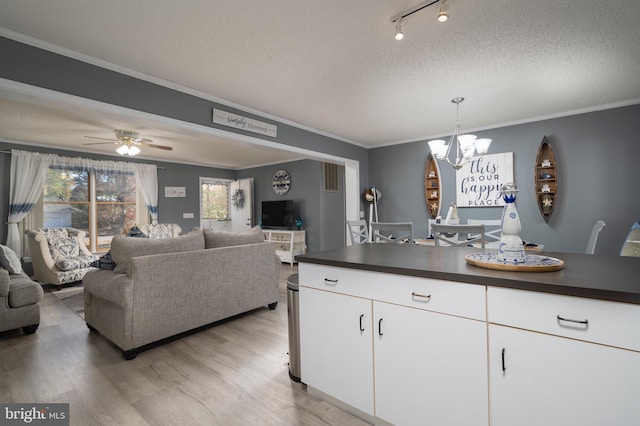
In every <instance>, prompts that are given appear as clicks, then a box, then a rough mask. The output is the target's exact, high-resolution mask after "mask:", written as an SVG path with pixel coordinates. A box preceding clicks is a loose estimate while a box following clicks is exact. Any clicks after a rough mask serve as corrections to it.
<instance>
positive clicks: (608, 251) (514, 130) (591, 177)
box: [369, 105, 640, 255]
mask: <svg viewBox="0 0 640 426" xmlns="http://www.w3.org/2000/svg"><path fill="white" fill-rule="evenodd" d="M639 118H640V105H632V106H628V107H621V108H614V109H609V110H604V111H598V112H592V113H586V114H579V115H574V116H569V117H563V118H557V119H550V120H544V121H538V122H534V123H527V124H521V125H515V126H509V127H502V128H496V129H491V130H486V131H482V132H474V133H475V134H477V135H478V136H479V137H488V138H492V139H493V143H492V145H491V148H490V152H491V153H499V152H513V153H514V180H515V183H516V185H517V186H518V188H519V189H520V192H519V194H518V197H517V201H516V206H517V208H518V212H519V213H520V217H521V221H522V234H521V236H522V237H523V238H524V239H527V240H531V241H538V242H541V243H543V244H544V246H545V250H551V251H558V252H576V253H580V252H584V250H585V249H586V245H587V241H588V239H589V235H590V233H591V228H592V227H593V224H594V223H595V222H596V221H597V220H598V219H603V220H604V221H605V222H606V224H607V225H606V226H605V228H604V229H603V230H602V232H601V233H600V237H599V239H598V244H597V246H596V254H603V255H618V253H619V252H620V248H621V247H622V244H623V242H624V240H625V237H626V235H627V233H628V232H629V228H630V227H631V225H632V223H633V222H634V221H637V220H640V190H639V189H638V185H639V183H640V168H639V167H638V161H640V119H639ZM452 124H453V123H452ZM462 124H463V126H464V122H463V123H462ZM545 135H547V136H548V137H549V138H550V140H551V143H552V147H553V149H554V153H555V155H556V161H557V162H558V183H559V191H558V197H559V201H558V202H557V204H556V206H555V208H554V211H553V214H552V216H551V218H550V220H549V221H548V222H546V221H545V220H544V219H543V217H542V215H541V214H540V211H539V209H538V206H537V204H536V201H535V190H534V180H533V178H534V162H535V158H536V155H537V152H538V148H539V145H540V142H541V141H542V138H543V136H545ZM428 153H429V148H428V145H427V142H426V141H421V142H415V143H408V144H403V145H394V146H388V147H384V148H377V149H372V150H370V153H369V170H370V179H369V181H370V184H372V185H375V186H376V187H378V188H379V189H380V190H381V191H382V194H383V195H382V198H381V200H380V203H379V216H380V220H381V221H405V220H406V221H412V222H414V227H415V230H416V231H415V232H416V233H417V236H418V237H423V236H425V234H426V230H427V219H428V212H427V207H426V204H425V201H424V188H423V179H424V168H425V161H426V157H427V155H428ZM440 170H441V176H442V186H443V189H442V194H443V198H444V199H443V202H442V206H443V208H442V215H443V216H444V215H446V212H447V208H448V206H449V204H450V203H452V202H455V192H454V190H455V174H454V170H453V168H452V167H450V166H449V165H447V164H440ZM458 212H459V216H460V219H461V220H462V221H463V222H464V221H465V220H466V219H468V218H481V219H489V218H495V219H499V218H500V216H501V213H502V208H499V207H474V208H459V209H458Z"/></svg>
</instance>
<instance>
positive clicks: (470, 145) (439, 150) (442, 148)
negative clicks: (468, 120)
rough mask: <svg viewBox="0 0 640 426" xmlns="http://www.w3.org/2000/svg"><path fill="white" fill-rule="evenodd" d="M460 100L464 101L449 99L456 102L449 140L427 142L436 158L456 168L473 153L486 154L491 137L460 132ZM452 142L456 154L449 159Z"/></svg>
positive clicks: (463, 163)
mask: <svg viewBox="0 0 640 426" xmlns="http://www.w3.org/2000/svg"><path fill="white" fill-rule="evenodd" d="M462 101H464V98H453V99H451V102H453V103H454V104H456V128H455V129H454V130H453V134H452V135H451V138H450V139H449V142H448V143H447V142H445V141H444V140H442V139H434V140H431V141H429V142H428V143H429V149H431V153H432V154H433V156H434V157H435V158H437V159H438V160H444V161H446V162H447V163H449V164H450V165H451V166H453V168H454V169H456V170H459V169H460V168H462V166H464V165H465V164H466V163H468V162H469V160H471V158H472V157H473V156H474V155H476V154H477V155H483V154H486V153H487V151H488V150H489V145H491V139H484V138H483V139H478V138H477V136H476V135H465V134H462V133H461V128H460V103H461V102H462ZM454 144H455V145H456V147H455V155H456V156H455V160H451V159H450V158H449V154H450V153H451V147H452V146H453V145H454Z"/></svg>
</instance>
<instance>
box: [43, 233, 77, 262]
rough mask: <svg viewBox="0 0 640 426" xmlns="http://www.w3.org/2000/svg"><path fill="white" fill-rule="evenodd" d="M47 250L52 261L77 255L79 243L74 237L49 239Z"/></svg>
mask: <svg viewBox="0 0 640 426" xmlns="http://www.w3.org/2000/svg"><path fill="white" fill-rule="evenodd" d="M49 252H50V253H51V257H52V258H53V261H54V262H58V261H62V260H65V259H71V258H72V257H78V255H79V254H80V244H79V243H78V239H77V238H75V237H60V238H55V239H53V240H49Z"/></svg>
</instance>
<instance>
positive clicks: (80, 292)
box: [51, 284, 84, 319]
mask: <svg viewBox="0 0 640 426" xmlns="http://www.w3.org/2000/svg"><path fill="white" fill-rule="evenodd" d="M51 293H52V294H53V295H54V296H56V297H57V298H58V299H59V300H60V301H61V302H62V303H64V304H65V305H66V306H67V307H68V308H69V309H71V310H72V311H73V312H75V313H76V314H78V316H80V318H82V319H84V286H83V285H82V284H77V285H74V286H71V287H63V288H62V289H60V290H53V291H52V292H51Z"/></svg>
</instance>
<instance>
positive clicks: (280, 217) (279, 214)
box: [261, 200, 295, 228]
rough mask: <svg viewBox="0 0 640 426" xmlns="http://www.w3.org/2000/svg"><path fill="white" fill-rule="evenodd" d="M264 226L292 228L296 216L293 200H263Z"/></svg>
mask: <svg viewBox="0 0 640 426" xmlns="http://www.w3.org/2000/svg"><path fill="white" fill-rule="evenodd" d="M261 217H262V227H263V228H291V227H292V226H293V219H294V217H295V215H294V212H293V200H277V201H263V202H262V216H261Z"/></svg>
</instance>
